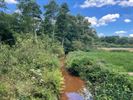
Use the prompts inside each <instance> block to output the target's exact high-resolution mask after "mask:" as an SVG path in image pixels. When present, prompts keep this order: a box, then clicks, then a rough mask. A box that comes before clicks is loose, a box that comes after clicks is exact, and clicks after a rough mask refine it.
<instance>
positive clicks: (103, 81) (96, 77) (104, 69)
mask: <svg viewBox="0 0 133 100" xmlns="http://www.w3.org/2000/svg"><path fill="white" fill-rule="evenodd" d="M66 63H67V68H68V70H69V71H70V72H72V74H74V75H79V76H80V77H81V78H82V79H84V80H86V81H87V86H88V87H89V88H90V90H91V92H92V93H93V96H94V98H95V99H96V100H132V91H133V84H132V82H131V80H130V79H129V78H128V76H126V75H124V74H120V73H118V72H116V71H113V70H110V69H109V68H108V66H110V68H111V65H108V66H106V65H105V64H104V63H103V62H99V61H97V62H96V61H94V59H91V57H90V55H89V53H87V52H82V51H78V52H71V53H69V55H68V56H67V62H66ZM77 73H78V74H77Z"/></svg>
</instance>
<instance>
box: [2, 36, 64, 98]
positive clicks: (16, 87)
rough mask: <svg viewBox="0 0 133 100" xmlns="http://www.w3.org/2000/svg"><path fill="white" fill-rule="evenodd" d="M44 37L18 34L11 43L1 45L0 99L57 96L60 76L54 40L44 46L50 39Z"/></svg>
mask: <svg viewBox="0 0 133 100" xmlns="http://www.w3.org/2000/svg"><path fill="white" fill-rule="evenodd" d="M45 39H47V40H41V38H39V37H38V41H37V42H35V41H34V37H33V35H30V34H29V35H26V36H21V35H20V36H17V42H16V45H14V46H13V47H9V46H8V45H4V44H2V45H0V79H1V81H0V94H1V96H0V99H1V100H9V99H11V100H18V99H19V100H31V99H33V100H42V99H44V100H56V99H58V97H59V93H60V89H61V83H62V81H63V78H62V75H61V72H60V67H59V66H60V65H59V59H58V57H57V52H56V53H55V52H54V51H53V50H52V49H53V48H54V47H55V46H54V45H55V44H56V42H55V43H54V44H52V46H53V47H52V46H49V47H48V46H47V47H46V45H50V42H48V41H50V40H49V38H48V37H47V38H45ZM56 45H57V46H58V43H57V44H56ZM58 48H59V46H58ZM60 48H61V47H60ZM50 49H51V50H50ZM59 50H61V49H59ZM58 55H60V54H58Z"/></svg>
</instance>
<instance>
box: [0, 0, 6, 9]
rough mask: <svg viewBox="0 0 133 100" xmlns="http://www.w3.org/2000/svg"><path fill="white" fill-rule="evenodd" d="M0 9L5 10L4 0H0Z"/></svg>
mask: <svg viewBox="0 0 133 100" xmlns="http://www.w3.org/2000/svg"><path fill="white" fill-rule="evenodd" d="M0 8H6V4H5V1H4V0H0Z"/></svg>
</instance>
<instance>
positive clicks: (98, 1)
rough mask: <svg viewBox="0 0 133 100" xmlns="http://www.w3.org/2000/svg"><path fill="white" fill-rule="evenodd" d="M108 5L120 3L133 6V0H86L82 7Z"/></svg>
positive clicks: (123, 5)
mask: <svg viewBox="0 0 133 100" xmlns="http://www.w3.org/2000/svg"><path fill="white" fill-rule="evenodd" d="M107 5H119V6H122V7H133V0H85V1H84V2H83V4H81V5H80V7H81V8H89V7H103V6H107Z"/></svg>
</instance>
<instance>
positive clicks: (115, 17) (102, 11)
mask: <svg viewBox="0 0 133 100" xmlns="http://www.w3.org/2000/svg"><path fill="white" fill-rule="evenodd" d="M5 1H6V2H7V5H8V7H9V9H10V10H9V12H14V11H15V10H16V9H15V4H16V3H17V2H16V1H15V0H5ZM36 1H37V3H38V4H39V5H40V6H41V8H43V5H45V4H47V3H48V2H49V0H36ZM57 2H58V4H61V3H63V2H67V3H68V5H69V8H70V13H71V14H73V15H76V14H81V15H83V16H84V17H85V18H86V19H87V20H88V21H89V22H91V23H92V26H93V27H95V29H96V30H97V33H98V34H99V36H105V35H106V36H108V35H109V36H110V35H119V36H131V37H133V0H57Z"/></svg>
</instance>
